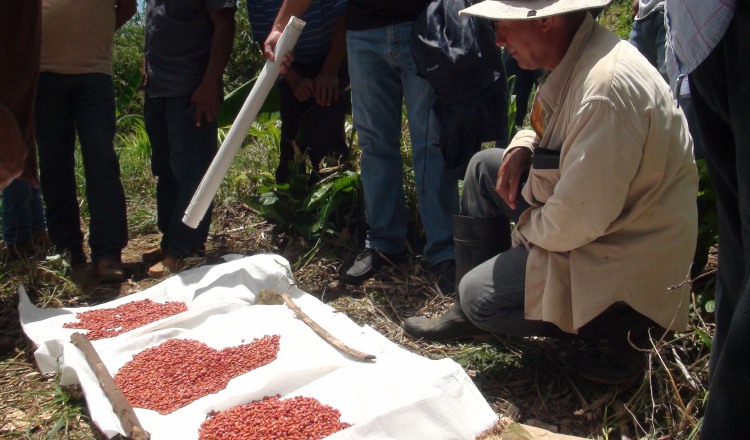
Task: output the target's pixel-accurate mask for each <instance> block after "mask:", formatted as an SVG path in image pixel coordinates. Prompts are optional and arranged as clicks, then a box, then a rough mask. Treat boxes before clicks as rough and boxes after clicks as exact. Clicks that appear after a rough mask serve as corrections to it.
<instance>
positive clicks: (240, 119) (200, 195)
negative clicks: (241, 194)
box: [182, 17, 305, 229]
mask: <svg viewBox="0 0 750 440" xmlns="http://www.w3.org/2000/svg"><path fill="white" fill-rule="evenodd" d="M304 27H305V22H304V21H302V20H300V19H299V18H297V17H291V18H290V19H289V23H287V25H286V27H285V28H284V32H282V33H281V37H279V42H278V43H277V44H276V60H275V61H270V60H267V61H266V64H265V65H264V66H263V70H261V72H260V75H258V79H257V80H256V81H255V85H254V86H253V89H252V90H251V91H250V94H249V95H248V96H247V99H245V103H244V104H243V105H242V108H241V109H240V112H239V114H238V115H237V118H236V119H235V120H234V123H233V124H232V127H231V128H230V129H229V133H228V134H227V137H226V138H225V139H224V142H223V143H222V144H221V147H220V148H219V151H217V152H216V156H214V160H213V161H212V162H211V165H210V166H209V167H208V170H207V171H206V174H205V175H204V176H203V179H202V180H201V183H200V185H198V189H196V191H195V194H194V195H193V198H192V200H190V205H188V207H187V209H186V210H185V216H184V217H183V218H182V222H183V223H185V224H186V225H187V226H189V227H191V228H193V229H195V228H197V227H198V223H200V221H201V220H202V219H203V216H204V215H206V211H207V210H208V206H209V205H210V204H211V201H212V200H213V198H214V196H215V195H216V192H217V191H218V190H219V186H220V185H221V181H222V180H223V179H224V176H226V174H227V171H229V166H230V165H231V164H232V160H234V157H235V156H236V155H237V152H238V151H239V149H240V146H241V145H242V141H243V140H245V136H247V132H248V130H249V129H250V125H251V124H252V123H253V121H255V118H256V117H257V116H258V112H259V111H260V108H261V106H262V105H263V102H264V101H265V100H266V97H268V93H269V92H270V91H271V87H273V84H274V82H275V81H276V78H277V77H278V76H279V67H280V66H281V63H282V61H283V58H284V55H285V54H287V53H288V52H289V51H291V50H292V48H293V47H294V45H295V44H296V43H297V39H298V38H299V35H300V33H301V32H302V28H304Z"/></svg>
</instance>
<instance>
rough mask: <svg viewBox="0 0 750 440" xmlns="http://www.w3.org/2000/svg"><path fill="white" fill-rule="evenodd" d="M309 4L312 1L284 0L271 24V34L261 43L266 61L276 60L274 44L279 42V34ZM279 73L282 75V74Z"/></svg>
mask: <svg viewBox="0 0 750 440" xmlns="http://www.w3.org/2000/svg"><path fill="white" fill-rule="evenodd" d="M311 3H312V0H284V2H283V3H282V4H281V9H279V13H278V14H276V20H275V21H274V22H273V26H272V27H271V32H270V33H269V34H268V37H267V38H266V41H265V43H263V55H265V57H266V58H267V59H269V60H271V61H275V60H276V55H275V52H276V43H278V42H279V37H281V33H282V32H284V28H285V27H286V25H287V23H289V19H290V18H292V16H294V17H301V16H302V14H304V13H305V11H307V8H309V7H310V4H311ZM290 64H291V63H290ZM281 73H282V74H283V73H284V72H281Z"/></svg>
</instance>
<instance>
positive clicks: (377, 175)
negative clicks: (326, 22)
mask: <svg viewBox="0 0 750 440" xmlns="http://www.w3.org/2000/svg"><path fill="white" fill-rule="evenodd" d="M411 29H412V23H400V24H396V25H392V26H387V27H382V28H377V29H368V30H361V31H348V32H347V37H346V41H347V54H348V59H349V74H350V77H351V84H352V117H353V120H354V127H355V128H356V130H357V135H358V138H359V147H360V149H361V150H362V160H361V163H360V169H361V173H362V184H363V186H364V193H365V214H366V216H367V223H368V226H369V230H368V233H367V241H366V247H368V248H372V249H378V250H380V251H382V252H386V253H391V254H401V253H403V252H405V250H406V243H405V238H406V229H407V214H406V212H407V211H406V202H405V197H404V189H403V172H404V163H403V162H402V158H401V114H402V110H401V109H402V102H403V101H404V100H406V114H407V118H408V121H409V133H410V136H411V146H412V164H413V166H414V178H415V183H416V192H417V199H418V203H419V213H420V216H421V220H422V226H423V227H424V231H425V235H426V243H425V247H424V255H425V257H426V258H427V261H428V262H429V263H430V264H432V265H435V264H438V263H440V262H443V261H446V260H450V259H453V257H454V254H453V223H452V222H453V220H452V215H453V214H455V213H457V212H458V188H457V180H456V179H450V178H448V177H446V176H445V174H444V170H445V164H444V162H443V157H442V153H441V152H440V148H439V140H440V139H439V137H440V127H439V126H438V122H437V118H436V117H435V115H434V112H433V111H432V110H431V109H432V105H433V103H434V102H435V99H436V97H435V94H434V92H433V90H432V87H431V86H430V84H429V83H428V82H427V80H425V79H424V78H421V77H419V76H417V69H416V65H415V64H414V59H413V58H412V54H411V49H410V46H409V44H410V43H409V42H410V40H411Z"/></svg>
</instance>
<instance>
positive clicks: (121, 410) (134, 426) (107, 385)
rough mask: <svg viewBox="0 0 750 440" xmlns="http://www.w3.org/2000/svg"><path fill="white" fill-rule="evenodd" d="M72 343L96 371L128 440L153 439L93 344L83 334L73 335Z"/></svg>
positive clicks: (100, 384) (95, 373)
mask: <svg viewBox="0 0 750 440" xmlns="http://www.w3.org/2000/svg"><path fill="white" fill-rule="evenodd" d="M70 342H72V343H73V345H75V346H76V347H78V349H79V350H81V352H82V353H83V355H84V356H85V357H86V362H88V364H89V366H90V367H91V369H92V370H93V371H94V375H95V376H96V378H97V379H98V380H99V386H100V387H101V388H102V391H104V395H105V396H107V399H109V403H110V404H111V405H112V409H113V410H114V412H115V414H116V415H117V417H118V418H119V419H120V423H122V427H123V428H124V429H125V432H126V434H127V435H128V438H131V439H134V440H148V439H149V438H151V436H150V435H149V433H148V432H146V431H145V430H144V429H143V427H142V426H141V422H139V421H138V417H136V415H135V412H134V411H133V407H132V406H131V405H130V403H129V402H128V401H127V399H125V395H124V394H122V391H120V388H119V387H118V386H117V384H116V383H115V380H114V379H113V378H112V375H111V374H109V371H107V367H105V366H104V362H102V359H101V358H100V357H99V354H98V353H97V352H96V349H95V348H94V346H93V345H91V342H90V341H89V340H88V338H87V337H86V335H84V334H83V333H73V335H71V337H70Z"/></svg>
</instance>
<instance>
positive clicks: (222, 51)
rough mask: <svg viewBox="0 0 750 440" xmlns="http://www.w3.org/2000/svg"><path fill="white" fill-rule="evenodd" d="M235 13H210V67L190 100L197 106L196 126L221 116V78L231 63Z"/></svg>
mask: <svg viewBox="0 0 750 440" xmlns="http://www.w3.org/2000/svg"><path fill="white" fill-rule="evenodd" d="M234 12H235V10H234V9H233V8H222V9H219V10H216V11H213V12H211V13H210V16H211V22H212V23H213V25H214V33H213V36H212V37H211V51H210V53H209V57H208V66H207V67H206V72H205V73H204V74H203V81H202V82H201V85H200V86H198V88H197V89H196V90H195V92H193V96H192V97H191V99H190V101H192V102H193V104H195V125H196V126H199V127H200V125H201V119H202V117H203V116H204V115H205V117H206V120H208V121H213V120H214V118H216V116H217V115H218V114H219V107H220V105H221V91H220V90H219V87H220V85H221V77H222V75H223V74H224V69H225V68H226V67H227V63H229V57H230V55H231V54H232V44H233V42H234V27H235V22H234Z"/></svg>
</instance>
